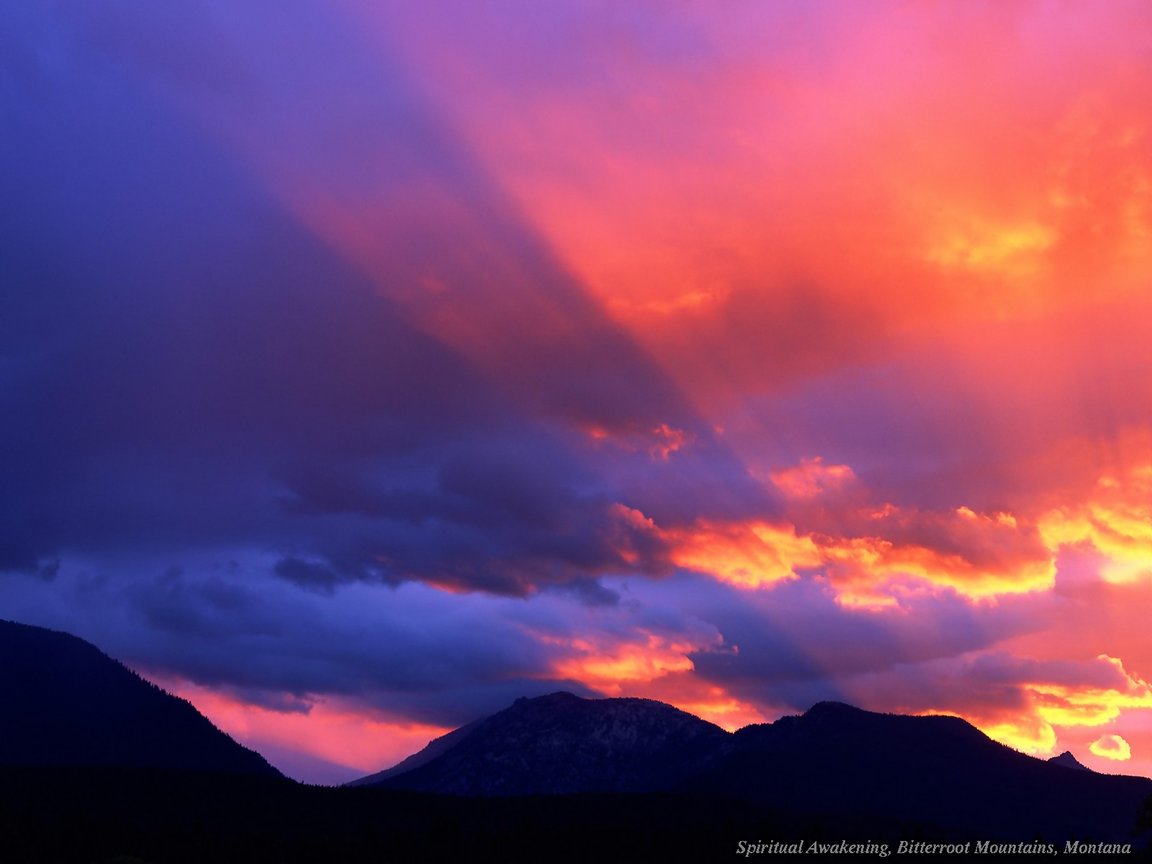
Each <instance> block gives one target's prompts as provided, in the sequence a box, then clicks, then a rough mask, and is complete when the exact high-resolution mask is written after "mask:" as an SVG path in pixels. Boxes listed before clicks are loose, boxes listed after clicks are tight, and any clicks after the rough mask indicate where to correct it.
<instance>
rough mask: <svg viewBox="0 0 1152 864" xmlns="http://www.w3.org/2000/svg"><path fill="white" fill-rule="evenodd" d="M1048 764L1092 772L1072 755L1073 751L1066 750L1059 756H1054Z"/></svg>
mask: <svg viewBox="0 0 1152 864" xmlns="http://www.w3.org/2000/svg"><path fill="white" fill-rule="evenodd" d="M1048 762H1049V763H1050V764H1052V765H1062V766H1064V767H1065V768H1072V769H1074V770H1076V771H1091V770H1092V769H1091V768H1089V767H1088V766H1087V765H1085V764H1083V763H1082V762H1081V761H1080V760H1079V759H1077V758H1076V757H1075V756H1073V755H1072V751H1071V750H1065V751H1064V752H1063V753H1061V754H1060V755H1059V756H1053V757H1052V758H1051V759H1049V760H1048Z"/></svg>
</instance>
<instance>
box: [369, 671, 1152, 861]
mask: <svg viewBox="0 0 1152 864" xmlns="http://www.w3.org/2000/svg"><path fill="white" fill-rule="evenodd" d="M358 783H359V784H362V785H374V786H381V787H384V788H390V789H406V790H413V791H421V792H437V793H450V794H456V795H471V796H508V795H539V794H556V793H596V792H659V793H665V794H676V795H681V796H691V797H692V798H694V799H697V800H721V799H724V800H729V801H740V802H745V803H750V804H753V805H755V806H756V807H758V808H760V810H761V812H764V813H767V814H777V816H778V817H780V818H781V819H783V820H784V821H783V822H782V823H781V824H782V825H789V824H790V825H796V824H809V825H821V826H824V828H823V829H822V830H829V829H828V826H836V830H840V831H845V832H849V833H853V832H855V833H860V834H866V833H868V832H870V831H871V832H887V833H888V835H890V836H909V835H911V836H917V835H919V836H933V837H939V838H948V837H953V838H957V839H964V838H971V837H978V838H981V839H997V838H999V839H1015V840H1028V839H1034V838H1037V837H1040V838H1047V839H1049V840H1051V841H1052V842H1058V843H1059V844H1061V845H1062V843H1063V842H1064V841H1065V840H1068V839H1074V838H1075V839H1098V840H1122V839H1131V838H1132V836H1133V831H1134V829H1135V825H1136V822H1137V819H1138V818H1139V816H1140V814H1141V812H1142V808H1143V807H1144V804H1145V801H1146V800H1148V799H1149V796H1150V795H1152V780H1148V779H1146V778H1142V777H1120V776H1111V775H1104V774H1097V773H1095V772H1092V771H1070V770H1068V768H1067V767H1066V765H1065V760H1058V761H1057V762H1055V763H1050V762H1046V761H1044V760H1040V759H1036V758H1033V757H1031V756H1026V755H1024V754H1022V753H1019V752H1017V751H1015V750H1012V749H1011V748H1009V747H1005V746H1004V745H1002V744H998V743H996V742H995V741H992V740H991V739H989V738H988V737H987V736H985V735H984V734H983V733H982V732H980V731H979V730H978V729H976V728H975V727H973V726H972V725H971V724H969V723H967V722H966V721H964V720H961V719H959V718H957V717H939V716H931V717H910V716H902V715H889V714H878V713H873V712H869V711H863V710H860V709H858V708H854V707H852V706H849V705H844V704H840V703H834V702H823V703H819V704H817V705H815V706H813V707H812V708H811V709H810V710H809V711H807V712H806V713H805V714H803V715H801V716H793V717H783V718H781V719H780V720H778V721H776V722H775V723H770V724H759V725H753V726H747V727H745V728H743V729H741V730H739V731H738V732H736V733H732V734H730V733H727V732H725V731H724V730H722V729H720V728H718V727H716V726H713V725H712V724H710V723H706V722H705V721H703V720H700V719H698V718H696V717H693V716H692V715H690V714H685V713H684V712H682V711H678V710H676V709H675V708H672V707H671V706H668V705H663V704H662V703H659V702H653V701H650V700H643V699H581V698H578V697H576V696H573V695H572V694H570V693H555V694H552V695H551V696H544V697H540V698H538V699H521V700H518V701H517V702H516V703H515V704H514V705H512V706H511V707H510V708H508V709H506V710H504V711H502V712H500V713H498V714H495V715H493V716H491V717H488V718H486V719H484V720H480V721H477V722H474V723H472V724H469V725H468V726H465V727H461V728H460V729H458V730H456V731H455V732H452V733H449V734H448V735H446V736H444V737H442V738H439V739H437V740H436V741H433V742H432V743H431V744H430V745H429V746H428V747H427V748H425V750H423V751H421V752H420V753H418V754H416V756H413V757H410V758H409V759H408V760H405V762H402V763H400V764H399V765H397V766H395V767H394V768H392V769H390V770H388V771H384V772H381V773H380V774H376V775H372V776H370V777H366V778H364V779H363V780H361V781H358ZM781 830H782V831H784V830H786V829H783V828H782V829H781ZM872 836H877V834H876V833H873V834H872Z"/></svg>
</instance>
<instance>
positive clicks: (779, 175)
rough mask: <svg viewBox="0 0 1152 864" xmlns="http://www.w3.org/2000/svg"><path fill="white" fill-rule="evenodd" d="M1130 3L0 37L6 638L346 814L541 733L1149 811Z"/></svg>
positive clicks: (589, 11) (107, 9)
mask: <svg viewBox="0 0 1152 864" xmlns="http://www.w3.org/2000/svg"><path fill="white" fill-rule="evenodd" d="M1149 105H1152V4H1149V3H1148V2H1146V0H1110V2H1107V3H1093V2H1089V0H1081V2H1076V0H1068V2H1057V0H1052V2H1028V0H1011V2H1009V0H995V2H994V0H988V2H978V0H973V2H967V0H965V2H959V0H958V2H951V3H950V2H929V0H923V2H918V0H875V2H868V3H862V2H856V0H842V2H835V0H821V2H813V0H792V2H789V0H777V2H770V3H769V2H763V0H754V2H753V0H728V2H724V3H715V2H696V0H673V2H668V0H660V2H656V0H650V2H649V0H631V2H627V3H620V2H599V0H548V2H541V0H501V2H495V3H475V2H466V0H442V2H436V3H428V2H417V0H389V2H377V0H276V2H272V0H240V2H238V0H186V2H181V3H177V4H157V3H144V2H139V0H104V2H96V0H60V2H55V3H45V2H43V0H6V2H4V3H3V4H2V6H0V223H2V224H0V489H2V490H3V495H2V496H0V617H2V618H9V619H14V620H18V621H23V622H26V623H30V624H39V625H44V626H49V627H54V628H57V629H64V630H68V631H70V632H73V633H75V634H77V635H79V636H82V637H83V638H86V639H88V640H90V641H92V642H94V643H95V644H97V645H98V646H99V647H100V648H102V649H103V650H104V651H105V652H107V653H108V654H110V655H112V656H114V657H116V658H117V659H120V660H122V661H123V662H125V663H126V664H127V665H129V666H131V667H132V668H134V669H136V670H137V671H139V672H140V673H141V674H143V675H145V676H147V677H149V678H150V679H151V680H153V681H156V682H157V683H160V684H161V685H162V686H164V687H166V688H167V689H169V690H171V691H172V692H175V693H177V694H179V695H181V696H184V697H185V698H187V699H189V700H190V701H192V702H193V704H195V705H196V706H197V707H198V708H199V709H200V710H201V711H203V712H204V713H205V714H207V715H208V716H209V717H210V718H211V719H212V720H213V721H214V722H216V723H217V724H218V725H220V726H221V727H222V728H224V729H225V730H226V731H228V732H230V733H231V734H233V735H234V736H235V737H237V738H238V739H239V740H241V741H242V742H244V743H245V744H247V745H249V746H252V747H254V748H256V749H258V750H260V751H261V752H262V753H264V754H265V755H266V756H268V758H269V759H270V760H271V761H272V762H273V763H274V764H276V765H277V766H278V767H280V768H282V769H283V770H285V771H286V772H287V773H289V774H291V775H293V776H296V777H300V778H304V779H307V780H312V781H319V782H338V781H343V780H347V779H351V778H353V777H356V776H359V775H361V774H364V773H367V772H369V771H375V770H378V769H380V768H382V767H385V766H386V765H389V764H391V763H393V762H395V761H397V760H399V759H400V758H402V757H403V756H406V755H408V754H409V753H411V752H413V751H414V750H416V749H419V748H420V747H422V746H423V745H424V744H425V743H426V742H427V741H428V740H429V739H430V738H432V737H434V736H436V735H438V734H441V733H442V732H444V731H446V730H447V729H450V728H453V727H455V726H458V725H461V724H463V723H466V722H468V721H470V720H473V719H475V718H477V717H479V716H482V715H485V714H489V713H492V712H494V711H497V710H500V709H502V708H504V707H506V706H507V705H508V704H509V703H511V702H512V700H513V699H515V698H517V697H519V696H535V695H540V694H544V693H549V692H552V691H555V690H570V691H573V692H575V693H578V694H581V695H585V696H643V697H649V698H655V699H660V700H663V701H666V702H670V703H672V704H674V705H676V706H678V707H680V708H683V709H685V710H688V711H691V712H693V713H696V714H698V715H700V716H702V717H705V718H707V719H709V720H712V721H714V722H716V723H719V724H721V725H723V726H725V727H727V728H730V729H734V728H737V727H739V726H741V725H744V724H747V723H750V722H762V721H766V720H773V719H776V718H777V717H779V716H781V715H783V714H793V713H798V712H801V711H803V710H806V709H807V708H809V707H810V706H811V705H812V704H813V703H815V702H817V701H820V700H825V699H837V700H842V701H846V702H850V703H852V704H855V705H859V706H860V707H863V708H867V709H871V710H878V711H893V712H903V713H949V714H958V715H960V716H962V717H965V718H967V719H968V720H970V721H971V722H973V723H974V724H976V725H977V726H978V727H979V728H981V729H982V730H983V731H985V732H986V733H988V734H989V735H991V736H992V737H994V738H996V739H997V740H1000V741H1003V742H1005V743H1007V744H1010V745H1011V746H1013V747H1016V748H1018V749H1021V750H1024V751H1026V752H1030V753H1034V754H1037V755H1040V756H1051V755H1055V754H1056V753H1059V752H1061V751H1062V750H1065V749H1071V750H1072V751H1073V752H1074V753H1075V755H1076V757H1077V758H1078V759H1080V760H1081V761H1082V762H1084V763H1085V764H1087V765H1089V766H1090V767H1092V768H1095V769H1097V770H1102V771H1109V772H1123V773H1139V774H1145V775H1152V683H1150V682H1152V635H1150V633H1152V630H1150V628H1149V624H1148V621H1149V619H1150V617H1152V115H1150V114H1149V111H1148V106H1149Z"/></svg>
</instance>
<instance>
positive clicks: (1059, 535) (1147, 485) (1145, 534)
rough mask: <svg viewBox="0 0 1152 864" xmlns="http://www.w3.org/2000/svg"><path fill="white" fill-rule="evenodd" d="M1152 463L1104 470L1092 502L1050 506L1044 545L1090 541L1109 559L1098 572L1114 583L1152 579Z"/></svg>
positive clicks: (1042, 527)
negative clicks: (1109, 472) (1119, 471)
mask: <svg viewBox="0 0 1152 864" xmlns="http://www.w3.org/2000/svg"><path fill="white" fill-rule="evenodd" d="M1150 501H1152V465H1142V466H1139V467H1137V468H1134V469H1132V470H1131V471H1129V472H1128V473H1127V474H1125V475H1123V476H1115V475H1105V476H1103V477H1101V478H1100V479H1099V480H1098V481H1097V483H1096V486H1095V489H1094V490H1093V494H1092V498H1091V500H1090V501H1088V502H1086V503H1084V504H1082V505H1080V506H1077V507H1065V508H1060V509H1057V510H1053V511H1050V512H1049V513H1047V514H1045V515H1044V516H1043V517H1042V518H1041V519H1040V521H1039V523H1038V526H1037V527H1038V529H1039V531H1040V536H1041V538H1042V540H1043V541H1044V544H1045V545H1046V546H1048V548H1049V549H1052V550H1053V551H1056V550H1058V549H1059V548H1060V547H1061V546H1074V545H1077V544H1085V543H1087V544H1091V545H1092V546H1093V547H1094V548H1095V549H1096V550H1097V551H1098V552H1100V553H1101V554H1102V555H1103V556H1104V558H1105V560H1104V561H1103V563H1102V564H1101V565H1100V568H1099V576H1100V578H1101V579H1103V580H1104V581H1105V582H1110V583H1113V584H1120V585H1123V584H1132V583H1134V582H1138V581H1143V580H1147V579H1149V578H1152V504H1150V503H1149V502H1150Z"/></svg>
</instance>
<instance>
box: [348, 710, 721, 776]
mask: <svg viewBox="0 0 1152 864" xmlns="http://www.w3.org/2000/svg"><path fill="white" fill-rule="evenodd" d="M729 737H730V736H729V733H727V732H725V731H724V730H723V729H721V728H720V727H719V726H715V725H714V724H712V723H709V722H707V721H705V720H701V719H700V718H699V717H695V716H693V715H691V714H688V713H686V712H684V711H681V710H680V709H678V708H674V707H672V706H671V705H666V704H664V703H663V702H657V701H655V700H652V699H633V698H619V699H584V698H581V697H579V696H576V695H575V694H572V693H567V692H557V693H551V694H548V695H546V696H537V697H535V698H530V699H528V698H525V699H517V700H516V701H515V702H514V703H512V705H511V706H510V707H508V708H506V709H504V710H503V711H500V712H498V713H496V714H493V715H492V716H490V717H486V718H484V719H482V720H477V721H475V722H473V723H471V724H469V725H468V726H465V727H461V728H460V729H457V730H455V731H454V732H450V733H448V735H445V736H443V737H441V738H437V739H436V740H435V741H433V742H431V743H430V744H429V745H428V746H427V747H426V748H424V750H422V751H421V752H420V753H417V754H416V755H415V756H411V757H409V758H408V759H406V760H404V762H402V763H400V764H399V765H397V766H395V767H394V768H391V769H388V770H386V771H382V772H380V773H379V774H374V775H371V776H370V777H365V778H363V779H362V780H358V781H356V783H355V785H387V786H389V787H392V788H402V789H412V790H417V791H424V792H440V793H448V794H457V795H534V794H564V793H569V792H588V791H594V792H639V791H649V790H652V789H659V788H665V787H667V786H668V785H670V784H671V783H673V782H674V781H675V780H676V779H677V778H678V777H679V776H680V775H681V774H682V773H684V772H687V771H689V770H695V769H696V768H697V767H698V764H699V763H700V760H701V759H703V758H704V755H705V754H710V753H713V752H714V751H715V749H716V746H717V745H718V744H719V743H720V742H723V741H726V740H727V739H728V738H729Z"/></svg>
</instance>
